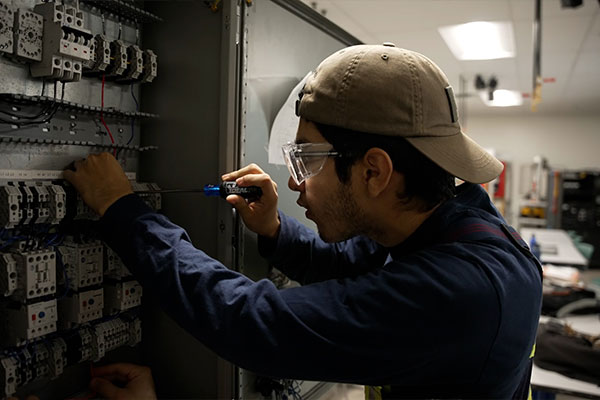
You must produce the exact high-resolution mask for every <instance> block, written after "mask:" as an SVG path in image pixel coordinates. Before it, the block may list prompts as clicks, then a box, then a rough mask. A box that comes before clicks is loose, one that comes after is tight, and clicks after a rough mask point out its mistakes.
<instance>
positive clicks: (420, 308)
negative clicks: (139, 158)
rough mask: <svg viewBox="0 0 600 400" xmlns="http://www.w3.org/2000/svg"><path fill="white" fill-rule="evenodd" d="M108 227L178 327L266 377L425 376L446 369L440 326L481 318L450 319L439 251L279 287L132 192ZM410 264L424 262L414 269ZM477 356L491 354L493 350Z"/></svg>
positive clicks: (104, 226) (358, 379)
mask: <svg viewBox="0 0 600 400" xmlns="http://www.w3.org/2000/svg"><path fill="white" fill-rule="evenodd" d="M101 230H102V234H103V237H104V239H105V240H106V242H107V243H108V244H109V245H110V246H111V247H112V248H113V249H114V250H115V251H116V252H117V253H118V254H119V255H120V256H121V257H122V259H123V261H124V262H125V263H126V265H128V266H129V267H130V268H131V270H132V272H133V273H134V275H135V276H136V278H137V279H138V280H139V281H140V282H141V283H142V285H143V286H144V287H145V288H147V289H150V290H151V291H152V292H153V293H154V294H155V295H157V296H158V297H159V298H160V299H161V303H162V305H163V307H164V308H165V309H166V311H167V313H168V314H169V315H170V316H171V317H172V318H174V319H175V320H176V321H177V322H178V324H180V325H181V326H182V327H183V328H184V329H186V330H187V331H189V332H190V333H191V334H192V335H194V336H195V337H196V338H197V339H198V340H200V341H201V342H203V343H204V344H205V345H206V346H208V347H209V348H211V349H212V350H213V351H215V352H216V353H217V354H219V355H220V356H221V357H223V358H225V359H227V360H229V361H230V362H233V363H235V364H237V365H239V366H241V367H243V368H246V369H249V370H252V371H254V372H257V373H260V374H263V375H268V376H273V377H280V378H284V377H285V378H294V379H311V380H326V381H337V382H354V383H362V384H382V383H386V382H387V383H389V382H399V381H403V380H406V381H408V382H411V381H412V382H419V381H421V380H423V381H425V382H426V381H427V380H428V379H432V374H436V373H440V371H437V370H436V368H432V365H431V363H432V362H434V360H435V359H436V353H437V352H439V351H440V348H439V343H445V345H448V339H447V338H444V336H445V335H447V334H448V332H447V331H444V330H443V329H440V327H443V326H453V325H454V324H457V326H459V327H461V329H469V325H470V324H472V323H473V322H474V321H473V319H472V318H470V316H466V317H465V318H464V319H465V320H464V321H462V320H459V321H455V320H453V321H450V320H448V317H447V316H448V315H452V314H455V313H453V312H450V311H449V310H447V308H448V307H451V306H453V304H456V300H455V299H454V301H451V300H453V299H452V297H451V296H452V291H451V290H449V288H448V286H449V285H450V282H447V279H444V280H443V281H442V282H440V283H439V284H433V285H431V284H427V283H426V282H431V279H424V277H425V275H426V274H431V271H430V269H431V268H429V267H431V266H434V265H435V263H436V257H435V254H433V255H432V254H430V255H429V257H431V258H430V259H429V260H421V261H419V262H417V261H418V260H413V262H410V260H409V263H408V264H398V265H394V264H395V263H394V262H390V263H388V264H386V265H385V266H384V267H383V268H378V269H376V270H374V271H371V272H369V273H366V274H363V275H360V276H357V277H354V278H344V279H331V280H327V281H323V282H319V283H315V284H312V285H307V286H303V287H298V288H291V289H286V290H281V291H280V290H277V289H276V288H275V287H274V285H273V284H272V283H271V282H270V281H268V280H261V281H258V282H253V281H251V280H250V279H248V278H247V277H245V276H243V275H242V274H239V273H237V272H235V271H232V270H229V269H227V268H225V267H224V266H223V265H222V264H220V263H219V262H218V261H216V260H214V259H212V258H210V257H208V256H207V255H206V254H205V253H204V252H202V251H201V250H198V249H196V248H194V247H193V246H192V244H191V243H190V240H189V238H188V236H187V234H186V232H185V231H184V230H183V229H182V228H180V227H178V226H177V225H175V224H173V223H172V222H170V221H169V220H168V219H167V218H166V217H164V216H162V215H160V214H157V213H155V212H153V211H152V210H150V209H149V208H148V207H147V206H146V205H145V204H144V203H143V202H142V201H141V200H140V199H139V198H138V197H137V196H135V195H129V196H126V197H123V198H121V199H120V200H118V201H117V202H116V203H115V204H114V205H112V206H111V207H110V208H109V210H108V211H107V212H106V214H105V215H104V216H103V217H102V219H101ZM330 251H333V250H330ZM449 261H450V262H451V261H452V260H449ZM454 261H456V262H460V260H459V259H456V260H454ZM413 263H414V265H419V267H418V268H409V267H410V265H413ZM433 270H435V268H433ZM441 277H443V275H442V276H440V278H441ZM436 278H437V276H436ZM470 279H471V280H473V279H475V280H477V282H476V284H477V287H479V288H481V289H482V290H484V291H485V290H489V289H490V288H489V282H487V280H486V279H485V276H482V275H481V274H477V275H475V277H470ZM424 282H425V283H424ZM450 286H451V285H450ZM458 306H459V307H461V306H464V304H458ZM474 307H475V308H476V309H475V310H474V311H473V312H475V313H477V315H481V318H479V319H477V320H476V321H475V322H476V323H477V324H479V325H480V326H481V329H483V330H484V331H485V330H489V329H494V327H495V326H496V325H497V321H493V318H492V315H493V314H494V313H492V312H491V310H490V309H489V304H488V303H487V302H484V301H482V300H480V301H479V302H477V304H475V306H474ZM471 308H473V306H472V307H471ZM423 315H428V317H427V318H423ZM436 316H437V317H436ZM459 319H460V318H459ZM467 322H469V323H467ZM481 329H480V330H478V332H479V333H485V332H482V331H481ZM464 337H465V336H464V335H457V338H464ZM467 339H468V338H467ZM467 339H465V340H467ZM461 340H463V339H461ZM451 345H452V344H451ZM462 346H463V345H459V344H457V346H456V348H462ZM471 347H476V346H471ZM451 348H454V346H451ZM473 352H474V354H478V355H480V354H481V355H485V354H487V348H485V349H481V348H473ZM456 357H460V354H458V353H457V354H456ZM478 357H479V356H478ZM481 362H482V361H481ZM448 367H449V366H448V365H441V366H440V368H445V369H447V368H448ZM477 367H478V368H481V365H478V366H477ZM392 371H393V372H392Z"/></svg>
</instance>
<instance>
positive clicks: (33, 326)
mask: <svg viewBox="0 0 600 400" xmlns="http://www.w3.org/2000/svg"><path fill="white" fill-rule="evenodd" d="M4 312H5V315H6V318H7V323H8V326H5V327H3V328H5V329H6V332H5V335H4V336H5V343H6V344H7V345H12V346H19V345H21V344H24V343H26V342H28V341H30V340H33V339H35V338H38V337H40V336H44V335H47V334H50V333H52V332H55V331H56V322H57V317H58V314H57V310H56V299H52V300H48V301H41V302H38V303H32V304H24V305H21V306H19V307H17V308H12V307H8V308H6V309H5V310H4Z"/></svg>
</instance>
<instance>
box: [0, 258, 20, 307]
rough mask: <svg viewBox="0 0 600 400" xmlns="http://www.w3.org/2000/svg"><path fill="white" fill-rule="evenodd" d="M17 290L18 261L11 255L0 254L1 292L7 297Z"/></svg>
mask: <svg viewBox="0 0 600 400" xmlns="http://www.w3.org/2000/svg"><path fill="white" fill-rule="evenodd" d="M17 288H18V284H17V261H16V260H15V259H14V257H13V256H12V255H11V254H9V253H0V292H2V294H3V295H4V296H5V297H7V296H11V295H12V294H13V293H14V292H15V290H17Z"/></svg>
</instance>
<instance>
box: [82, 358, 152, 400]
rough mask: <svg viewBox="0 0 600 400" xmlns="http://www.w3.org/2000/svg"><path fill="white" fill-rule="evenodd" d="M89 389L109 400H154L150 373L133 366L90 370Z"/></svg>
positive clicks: (125, 365)
mask: <svg viewBox="0 0 600 400" xmlns="http://www.w3.org/2000/svg"><path fill="white" fill-rule="evenodd" d="M113 382H115V383H118V384H119V385H120V386H116V385H114V384H113ZM90 389H91V390H93V391H94V392H96V393H98V394H99V395H100V397H102V398H103V399H109V400H155V399H156V392H155V391H154V381H153V380H152V371H150V368H148V367H143V366H141V365H135V364H127V363H118V364H110V365H106V366H104V367H97V368H92V381H91V382H90Z"/></svg>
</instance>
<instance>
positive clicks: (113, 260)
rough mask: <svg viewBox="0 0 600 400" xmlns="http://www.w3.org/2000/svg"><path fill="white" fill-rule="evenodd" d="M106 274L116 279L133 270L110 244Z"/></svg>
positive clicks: (107, 253)
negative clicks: (130, 269)
mask: <svg viewBox="0 0 600 400" xmlns="http://www.w3.org/2000/svg"><path fill="white" fill-rule="evenodd" d="M0 262H1V260H0ZM104 276H105V277H106V278H110V279H114V280H121V279H123V278H127V277H129V276H131V272H129V269H128V268H127V267H126V266H125V264H124V263H123V260H121V258H120V257H119V255H118V254H117V253H115V252H114V251H113V250H112V249H111V248H110V247H108V246H104Z"/></svg>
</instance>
